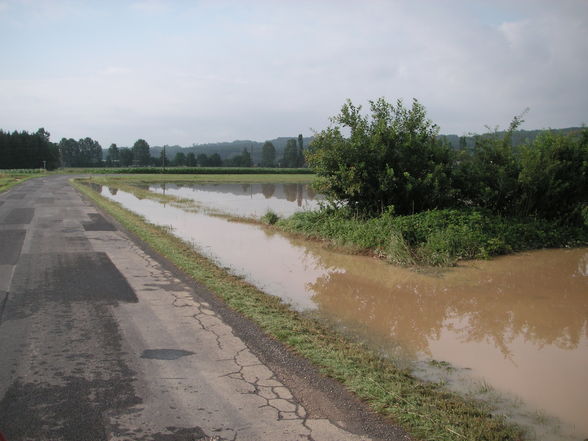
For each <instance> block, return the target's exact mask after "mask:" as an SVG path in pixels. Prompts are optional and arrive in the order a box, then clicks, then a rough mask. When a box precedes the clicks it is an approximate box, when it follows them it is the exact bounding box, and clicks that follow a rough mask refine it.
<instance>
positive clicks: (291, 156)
mask: <svg viewBox="0 0 588 441" xmlns="http://www.w3.org/2000/svg"><path fill="white" fill-rule="evenodd" d="M298 163H299V158H298V146H297V145H296V140H295V139H289V140H288V142H287V143H286V148H285V149H284V156H283V157H282V161H281V165H282V167H285V168H296V167H298Z"/></svg>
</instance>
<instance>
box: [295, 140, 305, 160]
mask: <svg viewBox="0 0 588 441" xmlns="http://www.w3.org/2000/svg"><path fill="white" fill-rule="evenodd" d="M305 162H306V161H305V160H304V139H303V138H302V134H300V135H298V160H297V164H296V167H304V164H305Z"/></svg>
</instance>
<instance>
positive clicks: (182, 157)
mask: <svg viewBox="0 0 588 441" xmlns="http://www.w3.org/2000/svg"><path fill="white" fill-rule="evenodd" d="M174 165H186V154H185V153H184V152H178V153H176V156H175V157H174Z"/></svg>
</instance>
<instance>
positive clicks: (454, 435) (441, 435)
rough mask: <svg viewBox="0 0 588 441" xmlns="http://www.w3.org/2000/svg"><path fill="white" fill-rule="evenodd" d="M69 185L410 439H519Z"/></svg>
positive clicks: (485, 411)
mask: <svg viewBox="0 0 588 441" xmlns="http://www.w3.org/2000/svg"><path fill="white" fill-rule="evenodd" d="M73 185H74V186H75V187H76V188H77V189H78V190H79V191H81V192H82V193H84V194H85V195H86V196H87V197H89V198H90V199H92V200H93V201H94V202H95V203H96V205H98V206H99V207H101V208H102V209H104V210H105V211H107V212H109V213H110V214H111V215H112V216H113V217H114V218H116V219H117V220H118V221H119V222H120V223H121V224H122V225H123V226H124V227H125V228H126V229H128V230H129V231H131V232H132V233H133V234H135V235H136V236H137V237H139V238H140V239H141V240H143V241H145V242H146V243H148V244H149V245H150V246H151V247H152V248H153V249H154V250H155V251H157V252H158V253H160V254H161V255H163V256H164V257H166V258H167V259H168V260H170V261H171V262H172V263H174V264H175V265H176V266H177V267H178V268H180V269H181V270H182V271H184V272H185V273H186V274H187V275H189V276H190V277H192V278H193V279H194V280H196V281H198V282H199V283H201V284H203V285H204V286H206V287H207V288H208V289H210V290H211V291H212V292H214V293H215V294H216V295H217V296H219V297H220V298H222V299H223V300H224V301H225V302H226V304H227V305H229V306H230V307H231V308H233V309H234V310H236V311H238V312H239V313H241V314H243V315H244V316H246V317H248V318H249V319H251V320H253V321H254V322H255V323H257V324H258V325H259V326H260V327H261V328H262V329H263V330H264V331H265V332H266V333H267V334H268V335H270V336H272V337H273V338H275V339H277V340H279V341H281V342H282V343H284V344H285V345H287V346H288V347H290V348H291V349H292V350H293V351H295V352H297V353H298V354H300V355H302V356H303V357H306V358H307V359H309V360H310V361H311V362H312V363H314V364H315V365H316V366H317V367H318V368H319V369H320V370H321V371H322V372H323V373H324V374H325V375H328V376H330V377H332V378H335V379H337V380H339V381H341V382H342V383H343V384H344V385H345V386H346V387H347V388H348V389H349V390H351V391H352V392H354V393H355V394H356V395H357V396H358V397H360V398H361V399H363V400H364V401H366V402H367V403H368V404H369V405H370V406H371V407H372V408H373V409H375V410H376V411H378V412H380V413H382V414H383V415H386V416H388V417H391V418H393V419H394V420H395V421H396V422H397V423H398V424H400V425H402V426H403V427H404V428H406V429H407V430H408V431H409V432H411V433H412V434H413V435H414V436H415V437H417V438H421V439H429V440H441V441H450V440H451V441H453V440H456V439H467V440H480V441H499V440H500V441H506V440H520V439H522V436H523V435H522V431H521V429H520V428H518V427H516V426H514V425H511V424H508V423H506V422H505V420H504V419H503V418H502V417H496V416H493V415H492V414H491V413H490V409H489V408H488V407H487V405H486V404H483V403H480V402H476V401H472V400H467V399H465V398H462V397H460V396H458V395H457V394H454V393H451V392H448V391H447V390H446V389H445V388H443V387H441V386H440V385H439V384H435V383H426V382H422V381H420V380H418V379H416V378H415V377H413V376H412V375H411V374H410V373H409V372H408V370H406V369H402V368H399V367H397V366H396V365H395V364H394V363H393V362H391V361H390V360H387V359H384V358H382V357H381V356H379V355H378V354H377V353H375V352H374V351H372V350H370V349H369V348H368V347H366V346H365V345H363V344H361V343H357V342H353V341H351V340H349V339H346V338H344V337H343V336H341V334H339V333H337V332H336V331H334V330H332V329H331V328H329V327H328V326H327V325H325V324H324V323H323V322H321V321H319V320H317V319H314V318H312V317H308V316H305V315H302V314H299V313H297V312H295V311H292V310H291V309H289V308H288V307H287V305H284V304H283V303H281V302H280V300H279V299H278V298H277V297H274V296H270V295H267V294H265V293H263V292H262V291H260V290H258V289H257V288H255V287H254V286H252V285H250V284H248V283H246V282H245V281H243V280H242V279H241V278H239V277H236V276H233V275H231V274H230V273H228V272H227V271H226V270H225V269H223V268H220V267H218V266H216V265H214V264H213V263H212V262H211V261H209V260H208V259H206V258H205V257H203V256H202V255H200V254H198V253H197V252H196V251H195V250H194V249H193V247H192V246H190V244H188V243H185V242H183V241H182V240H181V239H179V238H177V237H175V236H173V235H171V234H169V232H168V231H167V230H166V228H165V227H159V226H156V225H153V224H150V223H148V222H146V221H145V219H143V218H142V217H140V216H138V215H136V214H134V213H131V212H129V211H127V210H126V209H124V208H122V207H121V206H120V205H119V204H117V203H115V202H113V201H110V200H108V199H106V198H103V197H101V196H100V195H98V194H97V193H96V192H95V191H93V190H92V188H91V187H89V186H87V185H83V184H81V183H80V182H73Z"/></svg>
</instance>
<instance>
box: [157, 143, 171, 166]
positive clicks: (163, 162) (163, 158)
mask: <svg viewBox="0 0 588 441" xmlns="http://www.w3.org/2000/svg"><path fill="white" fill-rule="evenodd" d="M166 147H167V146H163V148H162V149H161V152H160V153H159V159H158V161H157V165H158V166H160V167H165V166H169V165H170V163H169V160H168V159H167V153H166V152H165V148H166Z"/></svg>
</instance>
